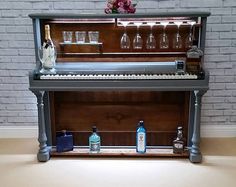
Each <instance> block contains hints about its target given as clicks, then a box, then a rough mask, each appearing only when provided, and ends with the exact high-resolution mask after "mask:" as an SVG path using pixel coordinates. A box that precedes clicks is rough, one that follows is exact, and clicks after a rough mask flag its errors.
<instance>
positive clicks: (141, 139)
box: [136, 121, 146, 153]
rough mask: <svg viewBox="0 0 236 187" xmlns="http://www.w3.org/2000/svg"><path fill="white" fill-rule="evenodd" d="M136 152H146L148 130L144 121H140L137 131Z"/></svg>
mask: <svg viewBox="0 0 236 187" xmlns="http://www.w3.org/2000/svg"><path fill="white" fill-rule="evenodd" d="M136 151H137V152H138V153H145V152H146V129H145V127H144V122H143V121H139V123H138V127H137V131H136Z"/></svg>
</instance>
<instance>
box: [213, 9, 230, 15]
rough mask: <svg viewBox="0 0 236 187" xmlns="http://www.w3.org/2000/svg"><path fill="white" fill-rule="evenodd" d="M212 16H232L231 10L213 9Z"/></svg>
mask: <svg viewBox="0 0 236 187" xmlns="http://www.w3.org/2000/svg"><path fill="white" fill-rule="evenodd" d="M210 11H211V14H212V15H231V8H211V10H210Z"/></svg>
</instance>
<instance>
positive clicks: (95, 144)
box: [90, 142, 100, 151]
mask: <svg viewBox="0 0 236 187" xmlns="http://www.w3.org/2000/svg"><path fill="white" fill-rule="evenodd" d="M90 151H100V142H91V144H90Z"/></svg>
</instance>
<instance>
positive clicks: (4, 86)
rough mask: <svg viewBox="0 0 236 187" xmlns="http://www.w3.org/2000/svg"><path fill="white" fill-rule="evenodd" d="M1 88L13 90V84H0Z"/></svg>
mask: <svg viewBox="0 0 236 187" xmlns="http://www.w3.org/2000/svg"><path fill="white" fill-rule="evenodd" d="M0 90H13V85H12V84H0Z"/></svg>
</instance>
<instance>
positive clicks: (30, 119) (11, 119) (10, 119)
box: [7, 116, 37, 123]
mask: <svg viewBox="0 0 236 187" xmlns="http://www.w3.org/2000/svg"><path fill="white" fill-rule="evenodd" d="M7 121H8V122H16V123H17V122H18V123H19V122H25V123H31V122H34V123H36V122H37V118H35V117H27V116H24V117H8V119H7Z"/></svg>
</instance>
